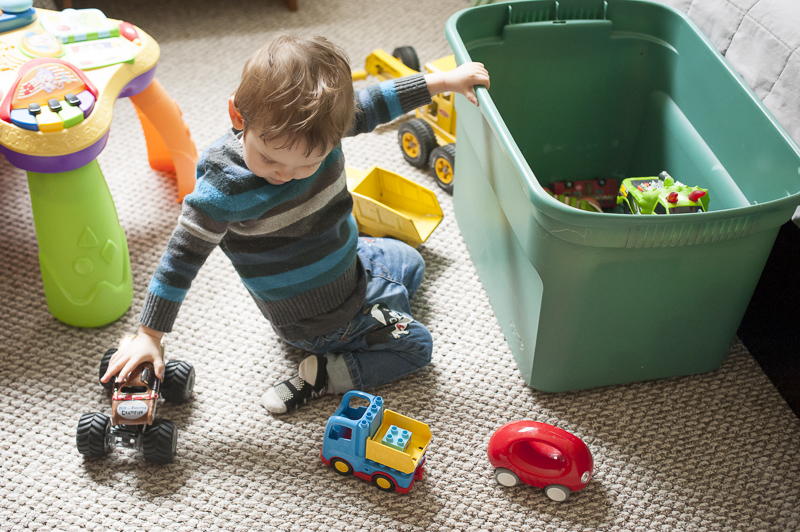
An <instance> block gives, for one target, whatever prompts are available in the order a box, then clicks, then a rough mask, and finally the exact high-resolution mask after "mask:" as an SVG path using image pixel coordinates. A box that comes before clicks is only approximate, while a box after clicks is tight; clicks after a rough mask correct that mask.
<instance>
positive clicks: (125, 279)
mask: <svg viewBox="0 0 800 532" xmlns="http://www.w3.org/2000/svg"><path fill="white" fill-rule="evenodd" d="M28 186H29V187H30V193H31V205H32V207H33V219H34V223H35V225H36V237H37V240H38V241H39V264H40V266H41V270H42V283H43V284H44V292H45V296H46V297H47V307H48V309H49V310H50V312H51V313H52V314H53V316H55V317H56V318H58V319H59V320H61V321H63V322H64V323H67V324H69V325H74V326H77V327H100V326H102V325H106V324H108V323H111V322H113V321H114V320H116V319H117V318H119V317H120V316H122V315H123V314H124V313H125V311H126V310H128V308H129V307H130V305H131V301H132V300H133V278H132V276H131V262H130V256H129V255H128V243H127V240H126V238H125V231H123V229H122V227H121V226H120V224H119V219H118V218H117V211H116V209H115V208H114V201H113V199H112V198H111V194H110V193H109V191H108V186H107V185H106V181H105V178H104V177H103V172H102V171H101V170H100V165H99V164H98V163H97V161H96V160H95V161H92V162H91V163H89V164H87V165H86V166H83V167H81V168H78V169H76V170H71V171H69V172H60V173H55V174H43V173H38V172H28Z"/></svg>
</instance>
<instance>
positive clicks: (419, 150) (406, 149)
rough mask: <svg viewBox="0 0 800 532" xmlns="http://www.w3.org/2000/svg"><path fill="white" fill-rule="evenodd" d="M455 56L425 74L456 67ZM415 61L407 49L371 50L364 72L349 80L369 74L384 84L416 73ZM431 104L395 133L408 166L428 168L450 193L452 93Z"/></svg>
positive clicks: (427, 67)
mask: <svg viewBox="0 0 800 532" xmlns="http://www.w3.org/2000/svg"><path fill="white" fill-rule="evenodd" d="M456 66H457V65H456V60H455V56H453V55H448V56H446V57H442V58H440V59H437V60H436V61H432V62H430V63H426V64H425V71H426V72H427V73H431V72H446V71H448V70H453V69H454V68H456ZM418 71H419V59H418V58H417V54H416V52H415V51H414V49H413V48H412V47H410V46H403V47H400V48H396V49H395V50H394V51H393V52H392V54H389V53H388V52H386V51H385V50H381V49H378V50H375V51H373V52H372V53H371V54H370V55H369V56H368V57H367V60H366V67H365V70H361V71H356V72H353V79H363V78H365V77H366V76H367V75H372V76H375V77H377V78H378V79H380V80H381V81H385V80H387V79H394V78H399V77H403V76H409V75H411V74H416V73H417V72H418ZM432 100H433V101H432V102H431V103H430V104H428V105H426V106H423V107H420V108H419V109H417V110H416V112H415V114H416V118H413V119H411V120H408V121H407V122H404V123H403V124H402V125H401V126H400V128H399V130H398V132H397V136H398V142H399V143H400V148H401V150H402V152H403V157H404V158H405V160H406V161H408V162H409V164H411V165H412V166H414V167H416V168H424V167H425V165H428V166H429V167H430V171H431V175H433V177H434V178H435V179H436V184H437V185H439V187H440V188H442V189H443V190H445V191H446V192H448V193H450V194H452V193H453V170H454V169H455V163H456V146H455V142H456V108H455V101H454V94H453V93H452V92H445V93H441V94H437V95H435V96H433V98H432Z"/></svg>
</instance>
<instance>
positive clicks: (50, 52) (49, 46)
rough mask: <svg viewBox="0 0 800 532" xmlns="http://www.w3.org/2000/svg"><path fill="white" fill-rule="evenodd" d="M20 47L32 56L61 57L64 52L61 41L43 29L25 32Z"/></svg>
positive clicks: (23, 51)
mask: <svg viewBox="0 0 800 532" xmlns="http://www.w3.org/2000/svg"><path fill="white" fill-rule="evenodd" d="M19 49H20V51H21V52H22V53H24V54H25V55H27V56H30V57H59V56H61V55H62V54H63V53H64V48H63V47H62V46H61V42H59V40H58V39H56V38H55V37H53V36H52V35H50V34H49V33H47V32H44V31H41V30H38V31H27V32H25V35H23V36H22V39H21V40H20V45H19Z"/></svg>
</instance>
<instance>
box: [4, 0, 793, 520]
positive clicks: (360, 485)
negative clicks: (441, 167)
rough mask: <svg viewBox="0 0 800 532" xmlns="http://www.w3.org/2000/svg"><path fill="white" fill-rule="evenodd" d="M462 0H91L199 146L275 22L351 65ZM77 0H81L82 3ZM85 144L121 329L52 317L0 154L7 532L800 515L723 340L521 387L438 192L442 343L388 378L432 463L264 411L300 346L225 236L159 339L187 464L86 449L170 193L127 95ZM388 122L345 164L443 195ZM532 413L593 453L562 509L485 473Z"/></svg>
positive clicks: (158, 245)
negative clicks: (364, 446)
mask: <svg viewBox="0 0 800 532" xmlns="http://www.w3.org/2000/svg"><path fill="white" fill-rule="evenodd" d="M467 5H468V4H467V2H466V1H465V0H437V1H435V2H434V1H424V0H407V1H404V2H390V1H385V0H372V1H368V0H300V9H299V11H298V12H296V13H290V12H288V11H287V10H286V8H285V6H284V3H283V1H282V0H258V1H256V0H241V1H232V2H211V1H208V0H199V1H183V2H177V1H171V0H162V1H155V0H141V1H136V2H120V1H101V2H93V3H92V4H91V6H94V7H99V8H101V9H102V10H104V11H105V12H106V13H107V14H108V15H109V16H110V17H113V18H119V19H123V20H128V21H130V22H133V23H134V24H137V25H138V26H140V27H142V28H143V29H145V30H146V31H147V32H149V33H150V34H151V35H153V36H154V37H155V38H157V39H158V40H159V42H160V44H161V51H162V56H161V61H160V65H159V70H158V74H157V76H158V79H159V80H160V81H161V83H162V84H163V85H164V86H165V88H166V89H167V90H168V91H169V93H170V94H171V96H172V97H173V98H175V99H176V100H178V102H179V103H180V105H181V107H182V108H183V112H184V118H185V119H186V122H187V123H188V125H189V127H190V129H191V131H192V134H193V137H194V139H195V141H196V143H197V145H198V147H200V148H202V147H204V146H205V145H207V144H209V143H210V142H211V141H213V140H215V139H216V138H217V137H219V136H220V135H221V134H222V133H223V132H224V130H225V128H226V127H227V126H228V120H227V115H226V98H227V95H228V94H229V93H230V92H231V91H232V90H233V88H234V86H235V85H236V83H237V79H238V76H239V73H240V70H241V67H242V65H243V62H244V61H245V59H246V57H247V55H248V53H249V52H250V51H251V50H253V49H254V48H255V47H256V46H257V45H258V44H259V43H260V42H261V41H262V40H263V39H264V38H266V37H267V36H269V35H270V34H272V33H273V32H274V31H276V30H278V29H281V28H283V29H287V30H297V31H303V32H310V31H315V32H320V33H322V34H325V35H327V36H328V37H329V38H331V39H332V40H334V41H336V42H338V43H340V44H341V45H343V46H344V47H345V49H346V50H347V51H348V53H349V54H350V56H351V59H352V60H353V62H354V64H355V65H360V64H361V63H362V62H363V60H364V58H365V57H366V55H367V54H368V53H369V52H370V51H371V50H372V49H373V48H377V47H383V48H386V49H389V50H391V49H393V48H394V47H396V46H400V45H406V44H410V45H413V46H415V47H416V49H417V51H418V53H419V55H420V57H421V58H422V59H423V60H429V59H433V58H436V57H439V56H442V55H445V54H446V53H448V50H449V49H448V46H447V43H446V41H445V39H444V23H445V21H446V20H447V18H448V16H449V15H451V14H452V13H454V12H456V11H457V10H459V9H462V8H465V7H467ZM75 7H79V8H80V7H90V5H89V4H88V3H83V2H81V1H76V6H75ZM114 112H115V120H114V124H113V126H112V130H111V136H110V139H109V142H108V146H107V147H106V149H105V151H104V152H103V153H102V154H101V156H100V158H99V159H100V164H101V165H102V168H103V169H104V172H105V175H106V178H107V181H108V184H109V187H110V189H111V192H112V194H113V197H114V199H115V201H116V206H117V209H118V214H119V217H120V220H121V222H122V225H123V226H124V228H125V230H126V232H127V237H128V241H129V245H130V251H131V262H132V267H133V275H134V288H135V292H136V296H135V298H134V304H133V308H132V309H131V310H130V311H129V312H128V313H127V314H126V315H125V316H124V317H123V318H122V319H120V320H119V321H118V322H116V323H113V324H111V325H108V326H106V327H103V328H100V329H95V330H83V329H76V328H72V327H69V326H66V325H64V324H62V323H60V322H58V321H56V320H55V319H54V318H52V317H51V316H50V315H49V314H48V312H47V310H46V307H45V299H44V294H43V291H42V286H41V280H40V275H39V265H38V261H37V244H36V238H35V235H34V227H33V219H32V216H31V212H30V206H29V197H28V190H27V184H26V180H25V174H24V173H23V172H22V171H20V170H17V169H16V168H14V167H12V166H10V165H9V164H8V163H7V162H5V161H2V162H0V191H2V192H0V194H1V198H0V212H1V214H0V215H1V216H2V220H3V222H4V223H3V227H2V229H0V268H2V275H0V293H1V294H2V296H3V300H2V305H0V321H2V325H0V353H2V355H0V430H2V435H1V436H0V466H1V467H0V530H2V531H10V530H15V531H16V530H20V531H21V530H40V531H49V530H69V531H82V530H90V531H97V532H101V531H110V530H119V531H188V530H241V531H249V530H290V531H300V530H319V531H329V530H330V531H345V530H349V531H354V530H386V531H388V530H406V531H411V530H419V531H434V530H437V531H438V530H441V531H453V530H463V531H466V530H495V531H506V530H542V531H552V532H555V531H566V530H581V531H592V530H609V531H611V530H614V531H622V530H631V531H634V530H635V531H649V530H656V531H661V532H667V531H675V532H678V531H698V532H700V531H738V530H750V531H776V532H777V531H780V532H786V531H796V530H800V421H799V420H798V418H797V417H795V416H794V415H793V413H792V412H791V411H790V410H789V408H788V406H787V405H786V404H785V403H784V401H783V400H782V399H781V397H780V396H779V395H778V393H777V392H776V390H775V388H774V387H773V386H772V385H771V384H770V382H769V381H768V380H767V378H766V377H765V376H764V374H763V373H762V371H761V370H760V368H759V367H758V365H757V364H756V363H755V362H754V360H753V358H752V357H751V356H750V355H749V354H748V352H747V351H746V349H744V348H743V347H742V345H741V344H739V343H738V342H737V343H735V344H734V345H733V347H732V350H731V354H730V357H729V358H728V360H727V361H726V362H725V364H724V365H723V366H722V368H721V369H720V370H718V371H716V372H713V373H711V374H706V375H700V376H693V377H685V378H676V379H669V380H664V381H658V382H647V383H639V384H633V385H625V386H614V387H609V388H604V389H595V390H588V391H583V392H575V393H563V394H546V393H540V392H536V391H534V390H531V389H530V388H528V387H526V386H525V384H524V382H523V380H522V378H521V377H520V375H519V373H518V371H517V369H516V366H515V363H514V361H513V358H512V356H511V354H510V351H509V349H508V347H507V345H506V343H505V340H504V339H503V336H502V334H501V332H500V329H499V327H498V324H497V322H496V320H495V318H494V315H493V313H492V310H491V307H490V305H489V302H488V299H487V297H486V294H485V292H484V291H483V289H482V287H481V283H480V281H479V279H478V277H477V275H476V273H475V269H474V267H473V265H472V263H471V261H470V258H469V254H468V253H467V250H466V248H465V246H464V243H463V241H462V239H461V236H460V234H459V230H458V227H457V225H456V221H455V218H454V216H453V210H452V199H451V198H450V197H449V196H447V195H445V194H438V195H439V200H440V202H441V203H442V206H443V208H444V211H445V220H444V222H443V223H442V225H441V226H440V227H439V228H438V229H437V231H436V232H435V233H434V235H433V236H432V237H431V239H430V240H429V241H428V242H427V243H426V244H424V245H423V246H422V247H421V252H422V254H423V255H424V257H425V259H426V261H427V264H428V271H427V277H426V280H425V283H424V284H423V286H422V288H421V290H420V292H419V294H418V296H417V299H416V300H415V301H414V310H415V312H416V316H417V317H418V319H419V320H421V321H422V322H423V323H425V324H426V325H427V326H428V327H429V328H430V330H431V332H432V334H433V336H434V341H435V350H434V359H433V363H432V364H431V366H430V367H429V368H427V369H425V370H423V371H421V372H419V373H418V374H416V375H413V376H410V377H408V378H406V379H404V380H401V381H399V382H396V383H394V384H391V385H387V386H385V387H383V388H381V389H379V390H377V393H379V394H381V395H382V396H383V397H384V399H385V401H386V403H387V405H388V406H389V408H391V409H393V410H396V411H399V412H401V413H404V414H406V415H409V416H412V417H414V418H417V419H419V420H421V421H424V422H426V423H428V424H429V425H430V426H431V429H432V431H433V438H434V439H433V442H432V444H431V447H430V451H429V454H428V463H427V467H426V473H425V478H424V479H423V480H422V481H420V482H418V483H417V484H416V485H415V487H414V489H413V490H412V491H411V493H409V494H407V495H396V494H385V493H382V492H380V491H378V490H377V489H375V487H373V486H371V485H369V484H367V483H365V482H362V481H360V480H357V479H354V478H341V477H339V476H338V475H336V474H335V473H334V472H333V471H332V470H331V469H329V468H326V467H324V466H323V465H322V463H321V462H320V460H319V448H320V445H321V438H322V432H323V428H324V424H325V422H326V420H327V418H328V416H329V415H330V414H331V413H333V411H334V410H335V408H336V406H337V403H338V400H337V399H336V398H334V397H328V398H325V399H322V400H319V401H317V402H315V403H313V404H312V405H309V406H307V407H305V408H303V409H302V410H300V411H298V412H297V413H296V414H295V415H291V416H287V417H278V418H274V417H271V416H269V415H268V414H267V413H266V412H265V411H264V409H263V408H262V407H261V406H260V404H259V401H258V399H259V396H260V395H261V393H262V391H263V390H264V389H265V388H266V387H267V386H269V385H271V384H273V383H274V382H275V381H276V380H277V379H281V378H284V377H285V376H287V375H289V374H290V373H291V372H292V371H293V370H294V369H295V368H296V364H297V363H298V361H299V360H300V359H301V357H302V353H300V352H298V351H295V350H292V349H288V348H287V347H285V346H284V345H283V344H282V343H281V342H279V341H278V339H277V338H276V336H275V335H274V333H273V332H272V331H271V329H270V327H269V326H268V325H267V324H266V323H265V322H264V321H263V320H262V318H261V315H260V313H259V312H258V311H257V309H256V307H255V305H253V303H252V302H251V300H250V298H249V297H248V295H247V294H246V292H245V290H244V288H243V287H242V285H241V283H240V282H239V281H238V280H237V278H236V276H235V275H234V273H233V269H232V268H231V266H230V265H229V264H227V263H226V261H225V258H224V256H223V255H222V254H221V253H217V252H215V253H214V254H213V255H212V257H211V259H210V260H209V262H208V264H207V265H206V266H205V267H204V268H203V269H202V270H201V272H200V275H199V277H198V279H197V281H196V283H195V286H194V287H193V289H192V290H191V291H190V293H189V296H188V299H187V301H186V304H185V305H184V308H183V310H182V312H181V314H180V316H179V319H178V323H177V329H176V332H175V333H174V334H172V335H171V336H170V338H169V345H168V354H169V355H171V356H173V357H174V358H177V359H183V360H187V361H189V362H191V363H193V364H194V365H195V368H196V370H197V385H196V388H195V398H194V400H193V401H192V402H190V403H189V404H186V405H183V406H172V405H164V406H163V407H162V408H161V409H160V411H159V412H160V415H161V416H163V417H165V418H167V419H171V420H173V421H174V422H175V423H176V424H177V425H178V427H179V430H180V434H179V442H178V457H177V459H176V461H175V462H174V463H173V464H170V465H168V466H155V465H151V464H148V463H146V462H144V461H143V459H142V458H141V456H140V455H138V454H137V453H135V452H133V451H128V450H115V451H114V452H113V453H112V454H111V455H110V456H109V457H108V458H106V459H101V460H84V458H83V457H82V456H81V455H80V454H78V452H77V450H76V447H75V428H76V425H77V421H78V418H79V417H80V415H81V413H83V412H88V411H104V412H107V411H108V410H109V402H108V399H107V396H106V394H105V393H104V391H103V390H102V389H101V388H100V386H99V385H98V384H97V380H96V375H97V373H96V372H97V364H98V361H99V357H100V355H101V354H102V353H103V351H105V350H106V349H107V348H108V347H111V346H113V345H114V344H115V342H116V340H117V338H118V337H119V336H121V335H123V334H125V333H129V332H131V331H133V330H134V329H135V326H136V316H137V314H138V311H139V308H140V306H141V302H142V296H143V294H144V290H145V289H146V286H147V284H148V282H149V279H150V275H151V274H152V272H153V270H154V268H155V266H156V264H157V261H158V259H159V257H160V255H161V253H162V252H163V250H164V246H165V244H166V242H167V239H168V238H169V235H170V232H171V231H172V229H173V226H174V223H175V221H176V218H177V216H178V213H179V205H178V204H176V203H175V196H176V187H175V184H174V181H173V180H172V179H171V178H170V177H169V176H167V175H163V174H159V173H157V172H154V171H152V170H151V169H150V168H149V166H148V164H147V157H146V150H145V145H144V139H143V136H142V134H141V129H140V126H139V124H138V121H137V119H136V116H135V114H134V112H133V108H132V106H131V104H130V102H128V101H126V100H121V101H119V102H118V103H117V105H116V106H115V108H114ZM396 130H397V124H393V125H389V126H386V127H383V128H381V129H380V130H379V131H377V132H376V133H374V134H371V135H369V136H362V137H360V138H356V139H348V140H346V141H345V152H346V155H347V157H348V162H349V164H350V165H352V166H356V167H360V168H367V167H369V166H371V165H373V164H380V165H382V166H384V167H386V168H388V169H390V170H394V171H398V172H401V173H403V174H404V175H407V176H408V177H410V178H412V179H414V180H416V181H418V182H419V183H422V184H424V185H426V186H428V187H431V188H433V189H435V190H438V189H436V186H435V184H434V183H433V181H432V179H431V178H430V177H428V176H427V175H426V174H425V173H423V172H421V171H417V170H414V169H413V168H411V167H410V166H408V165H407V164H406V163H405V162H404V161H403V159H402V157H401V156H400V153H399V150H398V147H397V143H396ZM525 418H528V419H534V420H538V421H543V422H548V423H551V424H554V425H557V426H559V427H561V428H564V429H566V430H569V431H571V432H573V433H575V434H576V435H578V436H579V437H581V438H582V439H583V440H584V441H585V442H586V443H587V444H588V446H589V448H590V449H591V451H592V453H593V455H594V460H595V477H594V480H593V481H592V482H591V484H590V485H589V487H588V488H586V489H585V490H584V491H582V492H580V493H578V494H575V495H574V496H573V497H572V498H570V500H568V501H567V502H566V503H563V504H559V503H555V502H551V501H550V500H549V499H547V498H545V496H544V495H543V493H542V492H541V491H540V490H536V489H533V488H530V487H519V488H514V489H507V488H501V487H499V486H498V485H497V484H496V483H495V481H494V479H493V477H492V469H491V467H490V465H489V463H488V461H487V459H486V448H487V443H488V441H489V437H490V436H491V434H492V432H493V431H494V430H495V429H496V428H498V427H499V426H500V425H501V424H503V423H505V422H507V421H512V420H517V419H525Z"/></svg>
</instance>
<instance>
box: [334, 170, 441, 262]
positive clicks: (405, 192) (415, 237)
mask: <svg viewBox="0 0 800 532" xmlns="http://www.w3.org/2000/svg"><path fill="white" fill-rule="evenodd" d="M346 172H347V188H348V189H349V190H350V193H351V194H352V195H353V214H354V216H355V218H356V222H358V230H359V231H360V232H362V233H365V234H368V235H370V236H374V237H383V236H390V237H394V238H397V239H399V240H402V241H403V242H405V243H406V244H408V245H410V246H413V247H417V246H419V245H420V244H422V243H423V242H425V240H427V239H428V237H429V236H430V235H431V233H433V230H434V229H436V227H437V226H438V225H439V223H440V222H441V221H442V218H443V217H444V215H443V213H442V208H441V207H440V206H439V200H437V199H436V195H435V194H434V193H433V191H431V190H429V189H427V188H425V187H423V186H422V185H418V184H417V183H414V182H413V181H411V180H410V179H406V178H405V177H403V176H401V175H399V174H395V173H394V172H390V171H388V170H384V169H383V168H379V167H377V166H373V167H372V168H370V169H369V170H367V171H366V172H365V171H362V170H358V169H356V168H352V167H350V168H347V171H346Z"/></svg>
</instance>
